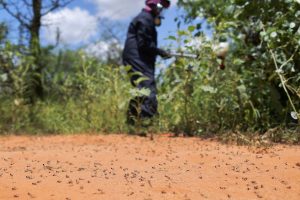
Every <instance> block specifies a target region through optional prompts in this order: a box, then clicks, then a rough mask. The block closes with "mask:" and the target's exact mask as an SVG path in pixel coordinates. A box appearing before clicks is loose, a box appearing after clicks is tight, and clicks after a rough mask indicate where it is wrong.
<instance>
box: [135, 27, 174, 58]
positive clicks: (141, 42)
mask: <svg viewBox="0 0 300 200" xmlns="http://www.w3.org/2000/svg"><path fill="white" fill-rule="evenodd" d="M137 26H138V27H137V42H138V48H139V49H140V50H142V51H144V52H146V53H149V54H154V55H160V56H161V57H163V58H166V57H169V53H168V52H166V51H165V50H163V49H160V48H157V46H156V44H155V40H156V38H153V34H151V28H150V27H147V25H145V24H144V23H142V22H139V23H138V25H137Z"/></svg>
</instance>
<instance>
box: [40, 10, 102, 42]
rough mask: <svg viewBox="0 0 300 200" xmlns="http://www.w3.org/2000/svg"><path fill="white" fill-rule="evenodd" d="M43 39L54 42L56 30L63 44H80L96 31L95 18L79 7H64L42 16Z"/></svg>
mask: <svg viewBox="0 0 300 200" xmlns="http://www.w3.org/2000/svg"><path fill="white" fill-rule="evenodd" d="M43 24H44V25H46V26H45V27H44V30H43V31H44V32H43V33H44V34H43V36H44V37H45V40H46V41H47V42H50V43H54V42H56V36H57V31H58V30H59V33H60V42H61V43H63V44H81V43H84V42H87V41H88V40H89V39H90V38H91V37H92V36H94V35H95V34H96V33H97V31H98V30H97V18H96V17H95V16H92V15H91V14H90V13H89V12H88V11H86V10H82V9H81V8H78V7H76V8H74V9H69V8H64V9H62V10H60V11H58V12H52V13H49V14H48V15H46V16H45V17H44V18H43Z"/></svg>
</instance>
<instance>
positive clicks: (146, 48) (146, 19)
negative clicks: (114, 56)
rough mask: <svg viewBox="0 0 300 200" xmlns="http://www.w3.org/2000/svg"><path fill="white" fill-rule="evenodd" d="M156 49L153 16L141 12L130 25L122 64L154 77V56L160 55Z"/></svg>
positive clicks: (159, 50) (143, 11)
mask: <svg viewBox="0 0 300 200" xmlns="http://www.w3.org/2000/svg"><path fill="white" fill-rule="evenodd" d="M161 51H162V50H161V49H159V48H157V32H156V28H155V24H154V16H153V15H152V14H151V13H149V12H147V11H145V10H142V11H141V12H140V14H139V15H138V16H136V17H135V18H134V19H133V20H132V22H131V23H130V26H129V29H128V33H127V39H126V42H125V48H124V51H123V63H124V64H125V65H131V66H132V69H133V70H134V71H139V72H142V73H143V74H144V75H146V76H148V77H149V76H154V71H155V61H156V56H157V55H160V54H161Z"/></svg>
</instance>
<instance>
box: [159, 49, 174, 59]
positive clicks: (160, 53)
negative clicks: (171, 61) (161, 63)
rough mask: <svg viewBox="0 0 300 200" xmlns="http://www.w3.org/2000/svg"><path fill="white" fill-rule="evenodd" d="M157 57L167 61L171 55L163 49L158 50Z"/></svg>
mask: <svg viewBox="0 0 300 200" xmlns="http://www.w3.org/2000/svg"><path fill="white" fill-rule="evenodd" d="M159 55H160V56H161V57H162V58H163V59H168V58H171V57H172V56H171V54H170V52H169V51H165V50H163V49H159Z"/></svg>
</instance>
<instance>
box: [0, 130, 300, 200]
mask: <svg viewBox="0 0 300 200" xmlns="http://www.w3.org/2000/svg"><path fill="white" fill-rule="evenodd" d="M8 199H29V200H30V199H41V200H47V199H55V200H56V199H59V200H70V199H72V200H77V199H78V200H92V199H97V200H100V199H103V200H106V199H108V200H111V199H113V200H124V199H134V200H139V199H141V200H151V199H152V200H159V199H166V200H169V199H170V200H177V199H178V200H179V199H180V200H188V199H191V200H199V199H210V200H212V199H216V200H219V199H234V200H238V199H245V200H249V199H267V200H271V199H286V200H299V199H300V146H284V145H278V146H273V147H271V148H265V149H264V148H254V147H252V148H249V147H239V146H231V145H224V144H220V143H218V142H214V141H205V140H201V139H199V138H169V137H167V136H159V137H158V136H157V137H155V139H154V141H150V140H149V139H147V138H139V137H133V136H125V135H109V136H96V135H76V136H45V137H25V136H8V137H0V200H8Z"/></svg>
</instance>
